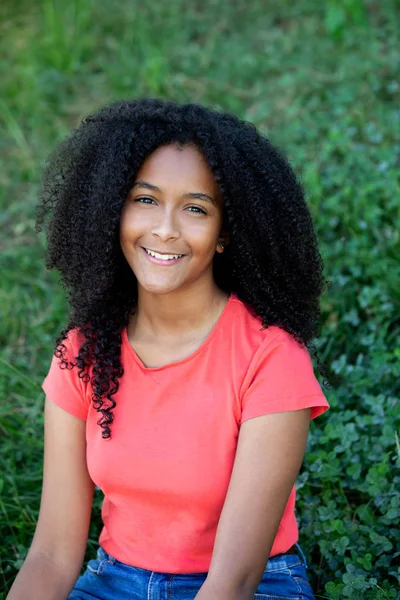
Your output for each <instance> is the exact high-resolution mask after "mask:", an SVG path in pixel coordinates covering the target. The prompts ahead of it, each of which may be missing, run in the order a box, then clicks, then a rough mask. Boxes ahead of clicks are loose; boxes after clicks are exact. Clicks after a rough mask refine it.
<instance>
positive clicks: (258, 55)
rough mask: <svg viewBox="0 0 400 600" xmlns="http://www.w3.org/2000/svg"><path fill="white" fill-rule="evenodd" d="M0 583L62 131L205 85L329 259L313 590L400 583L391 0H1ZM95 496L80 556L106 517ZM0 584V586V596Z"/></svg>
mask: <svg viewBox="0 0 400 600" xmlns="http://www.w3.org/2000/svg"><path fill="white" fill-rule="evenodd" d="M0 18H1V23H2V26H1V27H2V35H1V36H0V49H1V51H2V56H3V57H4V60H3V61H2V63H1V65H0V85H1V99H0V112H1V126H2V135H1V136H0V139H1V142H0V149H1V153H0V161H1V167H2V168H1V169H0V190H1V192H0V203H1V207H2V210H0V230H1V234H2V235H1V240H2V242H1V262H2V264H1V265H0V268H1V272H2V290H1V293H0V312H1V315H2V319H1V321H0V342H1V351H0V393H1V398H2V402H0V433H1V437H0V440H1V441H0V445H1V452H0V539H1V545H0V589H4V590H7V589H8V588H9V586H10V584H11V582H12V580H13V578H14V577H15V574H16V571H17V569H18V568H19V567H20V566H21V564H22V562H23V560H24V557H25V555H26V553H27V550H28V548H29V545H30V543H31V540H32V536H33V533H34V528H35V523H36V519H37V514H38V510H39V502H40V491H41V477H42V451H43V442H42V437H43V393H42V391H41V388H40V384H41V382H42V381H43V378H44V376H45V374H46V370H47V368H48V366H49V362H50V359H51V354H52V343H53V338H54V337H55V335H56V334H57V333H58V330H59V328H60V327H61V326H63V325H64V324H65V320H66V314H67V306H66V302H65V299H64V298H63V296H62V290H61V289H60V287H59V286H58V285H57V276H56V275H55V274H54V273H47V272H45V270H44V265H43V250H44V240H43V238H42V237H41V236H37V235H36V234H35V233H34V230H33V223H34V209H35V202H36V198H37V194H38V187H39V179H40V173H41V170H42V167H43V164H44V161H45V158H46V157H47V155H48V154H49V152H50V151H51V149H52V148H53V147H54V144H55V142H56V140H58V139H60V138H61V137H62V136H64V135H65V134H66V133H67V132H68V131H69V130H70V129H71V128H72V127H74V126H76V125H77V124H78V123H79V120H80V119H81V118H82V116H83V115H85V114H88V113H90V112H92V111H94V110H96V109H98V108H99V107H100V106H102V105H103V104H105V103H107V102H109V101H111V100H114V99H117V98H132V97H138V96H149V95H150V96H160V97H168V98H171V99H174V100H178V101H198V102H203V103H205V104H209V105H212V106H214V107H216V108H221V109H225V110H228V111H232V112H235V113H236V114H238V115H239V116H242V117H243V118H246V119H248V120H250V121H253V122H254V123H255V124H256V125H257V126H258V127H259V128H260V129H261V131H262V132H263V133H265V134H267V135H268V136H270V137H271V139H273V140H274V141H275V142H276V143H277V144H278V145H280V146H281V147H283V148H284V149H285V151H286V153H287V155H288V156H289V158H290V159H291V161H292V162H293V163H294V166H295V168H296V170H297V172H298V173H299V174H300V176H301V178H302V180H303V182H304V185H305V188H306V191H307V194H308V199H309V204H310V208H311V211H312V214H313V217H314V222H315V226H316V231H317V236H318V238H319V240H320V244H321V253H322V255H323V258H324V262H325V265H326V270H325V274H326V276H327V278H328V279H329V281H330V282H331V283H330V285H329V287H328V289H327V291H326V292H325V294H324V296H323V298H322V323H321V324H322V335H321V337H320V338H319V340H318V341H317V346H318V350H319V355H320V357H321V358H322V359H323V360H325V361H326V362H327V363H328V365H330V367H331V372H332V380H334V381H333V382H334V387H333V388H332V389H331V390H329V391H326V396H327V398H328V401H329V402H330V405H331V409H330V410H329V411H328V412H327V413H326V414H325V415H323V416H321V417H319V418H318V419H317V420H316V421H313V422H312V423H311V426H310V436H309V441H308V447H307V453H306V456H305V459H304V464H303V467H302V470H301V472H300V474H299V477H298V481H297V517H298V521H299V528H300V539H299V542H300V544H301V545H302V547H303V549H304V550H305V553H306V556H307V559H308V563H309V567H310V568H309V577H310V580H311V583H312V586H313V589H314V592H315V595H316V598H329V599H331V600H342V599H351V600H358V599H361V598H362V599H363V600H364V599H365V600H389V599H392V598H393V599H394V598H398V597H399V596H398V590H399V588H400V567H399V565H400V560H399V558H400V551H399V549H400V498H399V489H400V443H399V430H400V408H399V397H400V360H399V359H400V343H399V339H400V335H399V333H400V288H399V285H398V282H399V280H400V262H399V259H398V257H399V256H400V243H399V236H400V233H399V227H398V224H399V220H400V219H399V217H400V201H399V197H400V195H399V191H400V190H399V179H398V162H399V155H400V143H399V139H400V137H399V133H400V112H399V109H398V106H399V100H400V80H399V76H398V63H399V48H398V39H397V31H398V28H399V15H398V7H396V3H395V2H393V1H391V0H388V1H386V2H382V3H377V2H372V0H370V1H365V2H362V1H361V0H345V1H343V2H335V1H333V0H330V1H329V2H326V3H316V2H313V1H312V0H305V1H304V2H302V3H296V2H294V3H293V2H292V3H290V2H288V1H285V0H284V1H283V2H280V3H279V8H278V5H276V6H273V5H272V4H271V5H268V6H266V4H265V3H263V2H261V0H256V1H254V2H250V3H242V2H239V1H238V0H234V1H233V2H230V3H217V2H215V1H213V0H206V1H205V2H203V3H199V2H193V3H189V4H188V3H184V2H183V0H171V2H168V3H149V2H144V1H142V0H140V1H138V2H136V3H135V5H134V6H133V5H129V4H127V3H126V2H122V0H115V1H114V2H112V3H111V2H108V1H107V0H106V1H105V2H102V3H96V2H93V1H92V0H72V1H71V2H69V3H62V2H61V1H56V0H44V1H43V2H42V3H41V5H40V6H36V5H32V3H28V2H26V1H25V0H19V2H17V3H12V4H11V3H6V4H5V5H4V4H3V5H2V7H1V8H0ZM100 506H101V494H100V492H97V493H96V496H95V503H94V507H93V519H92V525H91V529H90V536H89V543H88V552H87V558H89V556H91V555H92V554H93V552H94V550H95V547H96V543H97V538H98V534H99V530H100V515H99V509H100ZM0 598H1V593H0Z"/></svg>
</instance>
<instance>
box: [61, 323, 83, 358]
mask: <svg viewBox="0 0 400 600" xmlns="http://www.w3.org/2000/svg"><path fill="white" fill-rule="evenodd" d="M85 341H86V338H85V336H84V334H83V333H82V332H81V331H80V330H79V329H78V328H73V329H70V331H69V332H68V333H67V335H66V337H65V339H64V340H62V341H61V342H60V343H59V344H58V346H57V349H62V351H63V356H64V358H65V359H66V360H74V359H75V358H76V357H77V356H78V354H79V350H80V348H81V346H82V344H83V343H84V342H85Z"/></svg>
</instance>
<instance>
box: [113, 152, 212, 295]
mask: <svg viewBox="0 0 400 600" xmlns="http://www.w3.org/2000/svg"><path fill="white" fill-rule="evenodd" d="M222 213H223V206H222V197H221V194H220V191H219V188H218V186H217V183H216V181H215V180H214V177H213V174H212V171H211V170H210V168H209V167H208V165H207V163H206V161H205V159H204V157H203V155H202V154H201V152H200V151H199V150H198V149H197V148H195V147H193V146H185V147H184V148H183V149H181V148H178V147H177V146H176V145H173V144H172V145H168V146H162V147H160V148H157V150H155V151H154V152H153V153H152V154H151V155H150V156H149V157H148V158H147V159H146V161H145V162H144V163H143V165H142V167H141V168H140V170H139V172H138V173H137V176H136V180H135V183H134V185H133V187H132V189H131V191H130V193H129V195H128V198H127V200H126V202H125V205H124V207H123V210H122V214H121V224H120V243H121V248H122V251H123V253H124V256H125V258H126V260H127V262H128V263H129V265H130V267H131V269H132V271H133V272H134V274H135V276H136V279H137V282H138V286H139V287H140V286H142V288H144V289H145V290H146V291H148V292H151V293H156V294H167V293H169V292H173V291H176V290H178V289H179V288H183V287H184V286H188V285H190V284H193V283H194V282H196V283H200V282H201V280H204V281H205V280H208V282H209V281H211V280H212V276H213V275H212V262H213V257H214V255H215V252H222V251H223V248H222V247H221V246H220V244H219V239H220V233H221V227H222Z"/></svg>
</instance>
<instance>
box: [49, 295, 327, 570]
mask: <svg viewBox="0 0 400 600" xmlns="http://www.w3.org/2000/svg"><path fill="white" fill-rule="evenodd" d="M261 328H262V323H261V320H260V319H259V317H256V316H254V314H252V313H251V312H250V311H249V308H248V307H247V306H246V304H244V303H243V302H241V301H240V300H239V299H238V298H237V296H236V295H234V294H232V295H231V296H230V298H229V300H228V303H227V304H226V306H225V308H224V310H223V312H222V314H221V315H220V317H219V320H218V321H217V323H216V325H215V326H214V328H213V330H212V331H211V333H210V335H209V336H208V338H207V339H206V340H205V341H204V342H203V343H202V345H201V346H200V347H199V348H198V349H197V350H196V351H195V352H193V353H192V354H191V355H190V356H188V357H187V358H184V359H183V360H180V361H177V362H174V363H170V364H167V365H164V366H161V367H156V368H153V367H145V366H144V365H143V363H142V361H141V360H140V359H139V357H138V356H137V355H136V353H135V351H134V350H133V348H132V346H131V345H130V343H129V340H128V336H127V330H126V329H124V330H123V332H122V347H121V361H122V365H123V368H124V375H123V377H122V378H121V379H120V387H119V390H118V393H117V394H116V395H115V396H114V398H115V401H116V407H115V408H114V410H113V412H114V422H113V424H112V426H111V435H112V437H111V440H104V439H102V437H101V433H102V430H101V428H100V426H99V425H97V421H98V419H99V416H100V415H99V413H98V412H96V410H95V409H94V408H93V406H92V405H91V393H92V391H91V384H90V383H85V382H84V381H82V379H80V378H79V377H78V375H77V373H78V370H77V368H75V367H74V368H73V369H71V370H68V369H60V368H59V360H58V359H57V358H55V357H53V360H52V363H51V366H50V370H49V373H48V375H47V377H46V379H45V380H44V382H43V385H42V387H43V389H44V391H45V393H46V395H47V396H48V398H49V399H50V400H51V401H53V402H55V403H56V404H57V405H58V406H60V407H61V408H63V409H64V410H66V411H67V412H69V413H71V414H73V415H75V416H76V417H78V418H80V419H83V420H86V439H87V463H88V469H89V473H90V476H91V478H92V480H93V481H94V483H95V484H96V485H97V486H98V487H99V488H100V489H101V490H102V491H103V493H104V500H103V506H102V520H103V525H104V526H103V529H102V532H101V535H100V538H99V543H100V545H101V546H102V547H103V548H104V550H105V551H106V552H108V553H109V554H111V555H112V556H114V557H115V558H116V559H117V560H119V561H121V562H124V563H126V564H128V565H132V566H136V567H141V568H144V569H148V570H150V571H158V572H165V573H205V572H207V571H208V570H209V566H210V563H211V557H212V551H213V546H214V541H215V536H216V530H217V525H218V521H219V517H220V515H221V511H222V508H223V504H224V500H225V496H226V493H227V490H228V485H229V481H230V476H231V472H232V468H233V463H234V459H235V453H236V447H237V441H238V434H239V429H240V425H241V423H243V422H244V421H246V420H247V419H252V418H254V417H258V416H260V415H265V414H268V413H277V412H284V411H292V410H299V409H303V408H309V407H311V415H310V419H315V417H317V416H319V415H321V414H322V413H324V412H325V411H327V410H328V408H329V404H328V402H327V400H326V398H325V396H324V394H323V393H322V390H321V387H320V385H319V383H318V381H317V379H316V377H315V375H314V371H313V366H312V362H311V358H310V355H309V353H308V350H307V349H306V348H305V347H301V346H300V345H299V344H298V343H297V342H296V341H295V339H294V338H293V336H291V335H290V334H288V333H287V332H286V331H284V330H283V329H281V328H280V327H277V326H269V327H268V328H267V329H264V330H263V331H262V330H261ZM82 341H83V338H82V337H81V334H79V333H78V332H77V331H76V330H72V331H71V332H70V334H69V336H68V338H67V340H66V341H65V342H64V343H65V345H66V346H67V349H68V358H69V359H70V360H74V357H75V356H77V354H78V350H79V346H80V343H81V342H82ZM267 458H268V457H266V459H267ZM295 500H296V487H295V486H293V488H292V491H291V493H290V496H289V500H288V502H287V505H286V507H285V510H284V513H283V516H282V520H281V523H280V526H279V529H278V532H277V535H276V537H275V540H274V543H273V546H272V550H271V553H270V556H273V555H275V554H278V553H282V552H285V551H286V550H288V549H289V548H290V547H291V546H292V545H293V544H294V543H295V542H296V541H297V540H298V526H297V521H296V517H295V513H294V508H295Z"/></svg>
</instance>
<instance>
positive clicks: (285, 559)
mask: <svg viewBox="0 0 400 600" xmlns="http://www.w3.org/2000/svg"><path fill="white" fill-rule="evenodd" d="M294 545H295V546H296V549H297V553H296V554H277V555H275V556H271V557H270V558H269V559H268V561H267V564H266V566H265V571H277V570H278V571H279V570H280V569H288V568H290V567H294V566H296V565H299V564H303V565H304V567H305V569H308V565H307V561H306V557H305V555H304V552H303V551H302V549H301V547H300V545H299V544H298V543H297V542H296V543H295V544H294ZM98 557H99V559H100V560H102V561H107V562H109V563H111V564H115V563H119V564H124V563H121V562H120V561H118V560H117V559H116V558H114V557H113V556H111V555H110V554H108V552H106V551H105V550H104V549H103V548H102V547H101V546H99V548H98ZM125 566H130V565H125ZM133 568H134V569H137V570H138V571H142V572H144V573H146V572H147V573H151V570H149V569H143V568H141V567H133ZM165 575H168V573H165ZM182 575H184V574H183V573H182ZM195 575H199V573H196V574H195Z"/></svg>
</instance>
